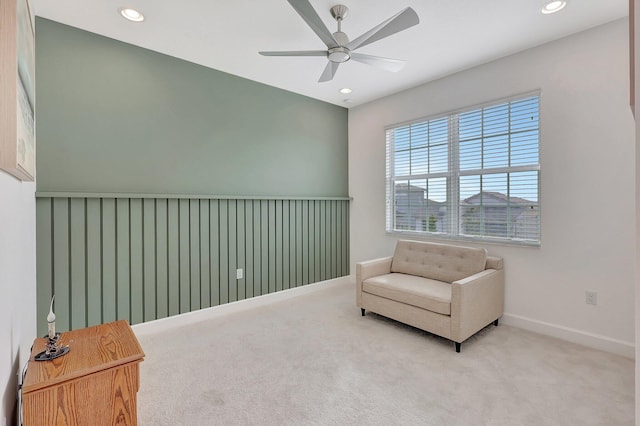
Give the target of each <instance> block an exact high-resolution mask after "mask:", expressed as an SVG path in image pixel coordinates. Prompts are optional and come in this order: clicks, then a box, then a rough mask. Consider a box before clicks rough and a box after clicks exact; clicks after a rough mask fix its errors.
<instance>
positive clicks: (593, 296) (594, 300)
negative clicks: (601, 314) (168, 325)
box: [585, 290, 598, 305]
mask: <svg viewBox="0 0 640 426" xmlns="http://www.w3.org/2000/svg"><path fill="white" fill-rule="evenodd" d="M585 302H587V305H597V304H598V293H596V292H595V291H590V290H587V291H586V292H585Z"/></svg>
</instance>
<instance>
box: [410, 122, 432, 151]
mask: <svg viewBox="0 0 640 426" xmlns="http://www.w3.org/2000/svg"><path fill="white" fill-rule="evenodd" d="M428 141H429V124H428V123H427V122H424V123H417V124H414V125H412V126H411V148H419V147H423V146H427V143H428Z"/></svg>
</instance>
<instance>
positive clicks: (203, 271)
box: [198, 200, 211, 308]
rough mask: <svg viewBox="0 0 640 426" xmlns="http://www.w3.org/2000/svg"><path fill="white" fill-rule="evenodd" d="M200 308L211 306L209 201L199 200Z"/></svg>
mask: <svg viewBox="0 0 640 426" xmlns="http://www.w3.org/2000/svg"><path fill="white" fill-rule="evenodd" d="M199 219H200V258H199V259H198V260H199V262H200V307H201V308H208V307H209V306H211V269H210V264H209V255H210V254H209V248H210V247H211V241H210V239H211V231H210V229H209V225H210V222H209V200H200V218H199Z"/></svg>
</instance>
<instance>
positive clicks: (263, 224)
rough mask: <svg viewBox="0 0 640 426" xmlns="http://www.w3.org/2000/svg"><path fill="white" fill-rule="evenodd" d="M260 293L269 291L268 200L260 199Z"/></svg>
mask: <svg viewBox="0 0 640 426" xmlns="http://www.w3.org/2000/svg"><path fill="white" fill-rule="evenodd" d="M260 261H261V265H260V282H261V283H262V285H261V290H260V294H267V293H269V202H268V201H267V200H260Z"/></svg>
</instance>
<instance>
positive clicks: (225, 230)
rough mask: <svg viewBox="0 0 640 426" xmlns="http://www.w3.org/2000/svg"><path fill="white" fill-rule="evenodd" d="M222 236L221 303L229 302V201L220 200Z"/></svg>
mask: <svg viewBox="0 0 640 426" xmlns="http://www.w3.org/2000/svg"><path fill="white" fill-rule="evenodd" d="M218 217H219V224H220V225H219V230H218V232H219V235H220V246H219V247H220V249H219V256H220V303H221V304H222V303H228V302H229V201H228V200H220V201H219V209H218Z"/></svg>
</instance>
